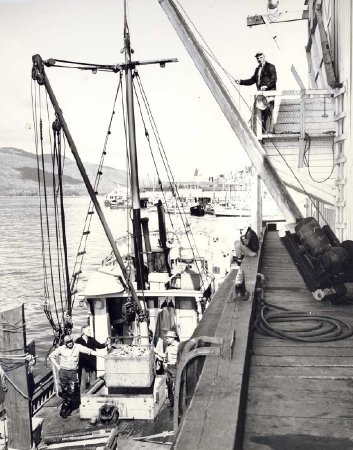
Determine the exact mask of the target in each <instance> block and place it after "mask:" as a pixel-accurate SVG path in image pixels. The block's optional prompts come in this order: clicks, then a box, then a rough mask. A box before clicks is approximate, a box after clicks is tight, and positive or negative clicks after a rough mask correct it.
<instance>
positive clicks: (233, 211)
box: [214, 202, 251, 217]
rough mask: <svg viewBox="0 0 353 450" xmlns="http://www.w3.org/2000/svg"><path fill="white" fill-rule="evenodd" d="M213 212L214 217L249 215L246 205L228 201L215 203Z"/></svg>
mask: <svg viewBox="0 0 353 450" xmlns="http://www.w3.org/2000/svg"><path fill="white" fill-rule="evenodd" d="M214 214H215V216H216V217H250V216H251V211H250V208H249V207H248V206H247V205H242V204H240V203H233V202H232V203H230V202H229V203H225V204H219V205H217V206H216V207H215V208H214Z"/></svg>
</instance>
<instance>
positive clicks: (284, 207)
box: [159, 0, 302, 222]
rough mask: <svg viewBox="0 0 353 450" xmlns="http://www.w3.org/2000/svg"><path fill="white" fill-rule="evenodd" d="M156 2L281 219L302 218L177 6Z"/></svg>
mask: <svg viewBox="0 0 353 450" xmlns="http://www.w3.org/2000/svg"><path fill="white" fill-rule="evenodd" d="M159 3H160V4H161V6H162V8H163V10H164V12H165V13H166V15H167V16H168V18H169V20H170V22H171V23H172V25H173V27H174V28H175V30H176V32H177V33H178V35H179V38H180V39H181V41H182V42H183V44H184V46H185V48H186V50H187V51H188V53H189V54H190V56H191V58H192V60H193V61H194V63H195V65H196V67H197V68H198V70H199V72H200V73H201V75H202V77H203V79H204V81H205V82H206V84H207V86H208V88H209V89H210V91H211V92H212V94H213V96H214V98H215V99H216V101H217V103H218V105H219V107H220V108H221V110H222V112H223V114H224V115H225V116H226V118H227V120H228V122H229V123H230V125H231V127H232V129H233V131H234V132H235V134H236V135H237V137H238V139H239V141H240V143H241V144H242V146H243V147H244V149H245V151H246V152H247V154H248V156H249V158H250V160H251V162H252V163H253V164H254V167H255V169H256V171H257V172H258V174H259V175H260V177H261V179H262V180H263V182H264V183H265V186H266V187H267V189H268V190H269V192H271V195H272V197H273V199H274V200H275V202H276V203H277V205H278V208H279V209H280V210H281V212H282V214H283V216H284V217H285V219H286V220H287V221H288V222H295V221H296V220H298V219H301V218H302V214H301V212H300V210H299V208H298V207H297V205H296V204H295V202H294V200H293V199H292V197H291V195H290V194H289V192H288V191H287V188H286V187H285V185H284V184H283V182H282V180H281V179H280V177H279V176H278V174H277V172H276V171H275V169H274V168H273V166H272V164H271V162H270V161H269V159H268V157H267V155H266V153H265V151H264V149H263V147H262V146H261V145H260V143H259V141H258V140H257V138H256V136H255V134H254V133H253V132H252V130H250V128H249V127H248V125H247V123H246V122H245V121H244V119H243V118H242V116H241V115H240V113H239V111H238V109H237V107H236V105H235V103H234V101H233V99H232V98H231V96H230V94H229V92H228V91H227V89H226V87H225V86H224V84H223V82H222V80H221V79H220V77H219V76H218V74H217V73H216V71H215V69H214V68H213V66H212V64H211V63H210V61H209V59H208V58H207V56H206V55H205V53H204V52H203V50H202V48H201V47H200V45H199V43H198V42H197V40H196V38H195V36H194V35H193V33H192V32H191V30H190V28H189V26H188V25H187V23H186V22H185V20H184V18H183V17H182V15H181V14H180V12H179V10H178V9H177V7H176V5H175V4H174V2H173V1H172V0H159Z"/></svg>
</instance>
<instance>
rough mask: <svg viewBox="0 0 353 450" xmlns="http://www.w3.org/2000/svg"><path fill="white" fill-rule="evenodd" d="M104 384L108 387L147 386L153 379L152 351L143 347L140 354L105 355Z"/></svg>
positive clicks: (153, 357)
mask: <svg viewBox="0 0 353 450" xmlns="http://www.w3.org/2000/svg"><path fill="white" fill-rule="evenodd" d="M104 359H105V384H106V386H108V387H122V388H125V387H126V388H128V387H132V388H147V387H150V386H151V385H152V383H153V380H154V375H155V369H154V360H155V356H154V352H153V350H152V349H150V348H148V349H144V354H142V355H140V356H133V355H129V356H119V355H114V354H109V355H107V356H105V358H104Z"/></svg>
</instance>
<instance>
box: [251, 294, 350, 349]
mask: <svg viewBox="0 0 353 450" xmlns="http://www.w3.org/2000/svg"><path fill="white" fill-rule="evenodd" d="M261 303H262V307H261V310H260V314H259V317H258V318H257V320H256V322H255V327H256V329H257V330H258V331H259V332H260V333H261V334H264V335H266V336H273V337H277V338H280V339H289V340H292V341H301V342H330V341H338V340H340V339H345V338H348V337H350V336H352V335H353V329H352V327H351V326H350V325H349V324H348V323H346V322H344V321H343V320H340V319H335V318H334V317H330V316H322V315H319V314H315V313H313V312H311V311H310V312H303V311H291V310H289V309H286V308H283V307H280V306H277V305H273V304H271V303H267V302H264V301H263V300H262V302H261ZM293 322H301V323H302V325H301V326H299V327H298V326H296V327H295V328H291V327H290V324H292V323H293ZM305 322H310V323H309V324H305Z"/></svg>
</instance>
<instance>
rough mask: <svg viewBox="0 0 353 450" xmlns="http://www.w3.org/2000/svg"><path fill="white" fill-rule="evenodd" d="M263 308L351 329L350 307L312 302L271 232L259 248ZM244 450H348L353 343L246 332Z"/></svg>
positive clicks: (352, 426) (352, 442)
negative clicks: (327, 319)
mask: <svg viewBox="0 0 353 450" xmlns="http://www.w3.org/2000/svg"><path fill="white" fill-rule="evenodd" d="M261 272H262V273H263V275H264V276H265V280H266V282H265V290H264V294H265V301H266V302H270V303H273V304H276V305H280V306H282V307H286V308H288V309H291V310H299V311H313V312H314V313H317V314H321V315H328V316H332V317H335V318H338V319H341V320H345V321H346V322H348V323H350V324H351V325H353V306H352V305H351V304H345V303H343V302H341V303H340V304H339V303H338V304H334V303H333V302H330V301H328V300H324V301H323V302H317V301H316V300H314V298H313V297H312V295H311V293H310V292H308V291H307V289H306V288H305V285H304V282H303V280H302V278H301V276H300V275H299V272H298V271H297V269H296V268H295V266H294V264H293V262H292V260H291V258H290V256H289V254H288V253H287V251H286V249H285V247H284V246H283V245H282V243H281V241H280V239H279V237H278V233H277V232H267V235H266V239H265V242H264V244H263V248H262V262H261ZM252 350H253V351H252V356H251V363H250V372H249V384H248V398H247V406H246V416H245V426H244V440H243V449H244V450H270V449H271V450H285V449H288V450H297V449H298V450H299V449H300V450H316V449H317V450H318V449H325V450H331V449H332V450H338V449H339V450H345V449H353V403H352V397H353V339H352V338H351V337H350V338H348V339H344V340H339V341H333V342H325V343H308V342H304V343H303V342H295V341H291V340H283V339H278V338H273V337H269V336H263V335H261V334H259V333H258V332H255V333H254V337H253V345H252Z"/></svg>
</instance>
